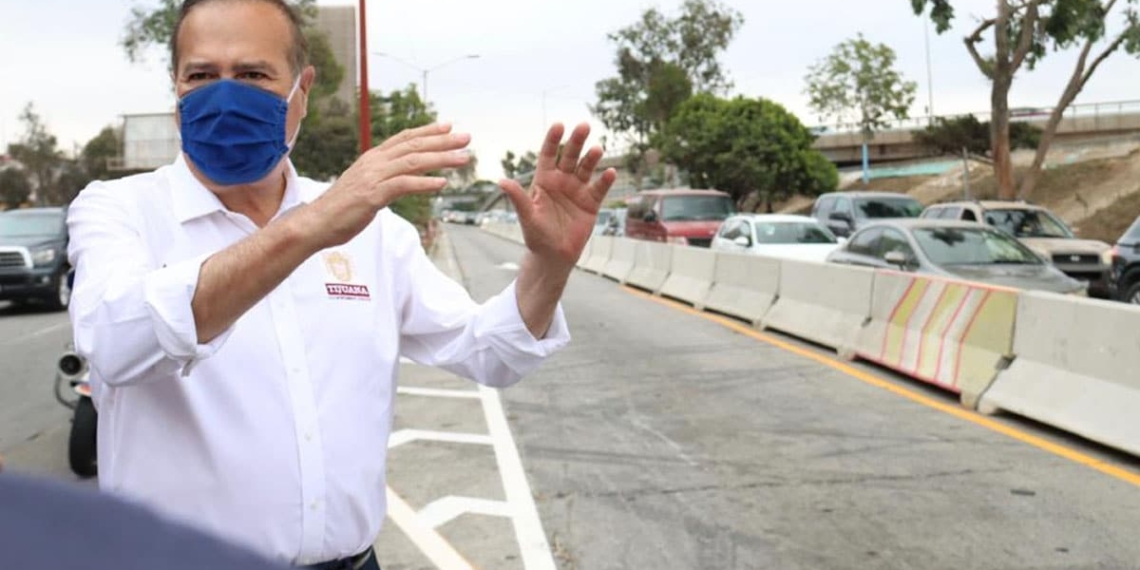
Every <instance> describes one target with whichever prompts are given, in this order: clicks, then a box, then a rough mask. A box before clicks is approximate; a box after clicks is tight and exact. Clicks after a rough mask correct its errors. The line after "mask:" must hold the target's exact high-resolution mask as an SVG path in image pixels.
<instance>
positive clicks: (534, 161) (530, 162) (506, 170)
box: [499, 150, 538, 178]
mask: <svg viewBox="0 0 1140 570" xmlns="http://www.w3.org/2000/svg"><path fill="white" fill-rule="evenodd" d="M499 164H500V165H502V167H503V175H504V176H506V177H507V178H516V177H518V176H521V175H523V174H526V173H528V172H531V171H533V170H534V169H535V168H536V167H537V165H538V155H537V154H535V153H534V151H527V152H526V153H525V154H523V155H522V156H516V155H515V153H514V152H512V151H509V150H508V151H507V154H506V156H504V157H503V160H501V161H500V162H499Z"/></svg>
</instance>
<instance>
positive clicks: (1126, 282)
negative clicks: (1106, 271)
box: [1107, 218, 1140, 305]
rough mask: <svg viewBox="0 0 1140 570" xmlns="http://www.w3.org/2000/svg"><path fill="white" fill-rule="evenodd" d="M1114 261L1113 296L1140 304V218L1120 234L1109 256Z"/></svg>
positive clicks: (1111, 289) (1111, 281)
mask: <svg viewBox="0 0 1140 570" xmlns="http://www.w3.org/2000/svg"><path fill="white" fill-rule="evenodd" d="M1107 257H1108V258H1109V261H1111V263H1112V274H1111V277H1110V279H1109V283H1110V293H1111V296H1112V297H1113V298H1115V299H1117V300H1119V301H1124V302H1125V303H1132V304H1133V305H1140V218H1136V221H1135V222H1133V223H1132V227H1130V228H1128V231H1126V232H1124V235H1122V236H1120V240H1118V241H1117V242H1116V245H1115V246H1114V247H1113V248H1112V249H1111V250H1110V251H1109V254H1108V256H1107Z"/></svg>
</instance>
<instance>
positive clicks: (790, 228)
mask: <svg viewBox="0 0 1140 570" xmlns="http://www.w3.org/2000/svg"><path fill="white" fill-rule="evenodd" d="M837 247H839V240H838V239H837V238H836V237H835V234H833V233H831V231H830V230H828V229H827V228H825V227H823V226H822V225H821V224H820V223H819V222H817V221H816V220H815V218H809V217H807V216H782V215H776V214H740V215H736V216H732V217H730V218H728V219H727V220H725V221H724V223H723V224H721V225H720V230H719V231H718V232H717V234H716V237H715V238H713V243H712V249H714V250H716V251H729V252H737V253H751V254H755V255H766V256H768V257H780V258H785V259H797V260H801V261H818V262H823V261H826V260H827V256H828V254H830V253H831V252H832V251H835V249H836V248H837Z"/></svg>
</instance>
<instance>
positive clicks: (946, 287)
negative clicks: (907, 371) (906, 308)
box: [914, 283, 954, 378]
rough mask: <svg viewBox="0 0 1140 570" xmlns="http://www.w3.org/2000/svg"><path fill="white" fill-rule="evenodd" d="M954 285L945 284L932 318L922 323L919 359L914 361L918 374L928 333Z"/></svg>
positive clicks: (935, 303) (932, 312)
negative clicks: (939, 308)
mask: <svg viewBox="0 0 1140 570" xmlns="http://www.w3.org/2000/svg"><path fill="white" fill-rule="evenodd" d="M953 286H954V285H952V284H950V283H943V285H942V292H941V293H939V294H938V299H937V300H936V301H934V307H933V308H931V309H930V316H929V317H926V322H925V323H922V332H921V333H920V336H919V337H918V358H917V359H916V360H915V361H914V370H915V372H917V371H918V370H919V369H921V368H922V354H923V352H924V351H925V350H926V331H927V330H928V329H930V325H931V324H932V323H933V322H934V317H936V316H938V307H939V306H940V305H941V304H942V301H943V300H944V299H945V298H946V294H947V293H949V292H950V289H951V288H952V287H953ZM935 377H936V378H937V376H935Z"/></svg>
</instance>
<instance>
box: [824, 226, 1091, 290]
mask: <svg viewBox="0 0 1140 570" xmlns="http://www.w3.org/2000/svg"><path fill="white" fill-rule="evenodd" d="M828 261H830V262H833V263H846V264H850V265H862V266H865V267H874V268H879V269H888V268H891V269H899V270H902V271H910V272H914V273H919V274H924V275H940V276H944V277H951V278H955V279H960V280H964V281H974V282H979V283H988V284H991V285H1000V286H1004V287H1014V288H1017V289H1030V290H1040V291H1051V292H1054V293H1064V294H1073V295H1083V294H1085V288H1086V285H1085V284H1084V283H1082V282H1080V281H1078V280H1076V279H1073V278H1071V277H1069V276H1067V275H1065V274H1064V273H1062V272H1061V271H1060V270H1058V269H1057V268H1056V267H1054V266H1053V265H1051V264H1049V263H1046V262H1045V260H1043V259H1041V258H1040V256H1038V255H1037V254H1035V253H1034V252H1033V251H1031V250H1030V249H1029V248H1028V247H1026V246H1025V245H1023V244H1022V243H1021V242H1019V241H1017V240H1016V239H1014V238H1013V237H1011V236H1010V235H1009V234H1007V233H1006V232H1004V231H1001V230H999V229H996V228H993V227H990V226H986V225H983V224H978V223H972V222H961V221H949V220H931V219H925V220H923V219H919V220H892V221H884V222H877V223H875V224H873V225H869V226H867V227H865V228H863V229H861V230H859V231H858V232H856V233H855V235H853V236H851V239H850V240H848V241H847V243H845V244H844V245H843V246H842V247H840V248H839V249H837V250H835V251H834V252H833V253H832V254H831V255H830V256H828Z"/></svg>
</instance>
